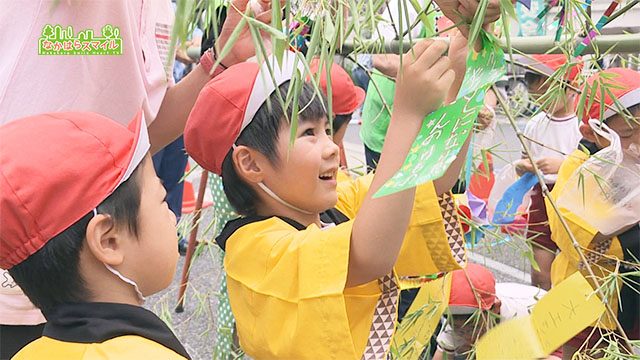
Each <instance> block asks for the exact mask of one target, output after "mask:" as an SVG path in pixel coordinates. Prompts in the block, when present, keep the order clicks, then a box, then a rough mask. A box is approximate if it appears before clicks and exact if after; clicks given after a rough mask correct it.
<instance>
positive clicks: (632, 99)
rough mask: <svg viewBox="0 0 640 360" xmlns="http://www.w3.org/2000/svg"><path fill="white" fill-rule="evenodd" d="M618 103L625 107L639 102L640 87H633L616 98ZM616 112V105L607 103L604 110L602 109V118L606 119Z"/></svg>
mask: <svg viewBox="0 0 640 360" xmlns="http://www.w3.org/2000/svg"><path fill="white" fill-rule="evenodd" d="M618 103H619V104H620V106H622V107H623V108H626V109H628V108H630V107H632V106H635V105H638V104H640V88H637V89H633V90H631V91H629V92H627V93H626V94H624V95H622V96H620V97H619V98H618ZM618 112H619V111H618V106H616V105H615V103H613V104H608V106H607V108H606V110H605V111H604V119H605V120H607V119H609V118H610V117H612V116H613V115H615V114H617V113H618Z"/></svg>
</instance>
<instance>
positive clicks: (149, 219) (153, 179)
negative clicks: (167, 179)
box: [125, 158, 179, 296]
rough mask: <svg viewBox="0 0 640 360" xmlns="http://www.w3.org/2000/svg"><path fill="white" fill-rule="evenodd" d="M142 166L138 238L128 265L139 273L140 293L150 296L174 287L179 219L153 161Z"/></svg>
mask: <svg viewBox="0 0 640 360" xmlns="http://www.w3.org/2000/svg"><path fill="white" fill-rule="evenodd" d="M142 166H143V168H142V169H141V170H142V173H141V174H140V175H141V176H140V178H139V179H140V180H139V181H140V188H141V196H140V210H139V212H138V238H137V239H135V240H134V241H132V242H131V244H130V245H131V246H128V247H127V252H129V253H128V254H125V261H127V260H130V261H131V260H132V263H131V265H129V267H130V268H131V269H132V272H131V274H132V275H134V273H135V275H134V276H135V281H136V282H137V283H138V286H139V287H140V291H141V292H142V294H143V295H144V296H148V295H151V294H154V293H156V292H158V291H160V290H163V289H165V288H166V287H167V286H169V284H171V280H172V279H173V275H174V273H175V270H176V264H177V262H178V258H179V254H178V239H177V233H176V216H175V215H174V214H173V212H171V210H169V207H168V205H167V203H166V201H165V196H166V194H167V193H166V191H165V189H164V187H163V186H162V184H161V183H160V179H158V177H157V176H156V173H155V170H154V169H153V162H152V161H151V159H150V158H147V159H146V160H145V161H144V162H143V163H142ZM127 257H131V258H133V259H127Z"/></svg>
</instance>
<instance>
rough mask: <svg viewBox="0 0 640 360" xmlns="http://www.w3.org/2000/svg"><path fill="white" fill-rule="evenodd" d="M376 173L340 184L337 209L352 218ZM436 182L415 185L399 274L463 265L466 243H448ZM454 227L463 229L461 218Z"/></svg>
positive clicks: (445, 269) (434, 270)
mask: <svg viewBox="0 0 640 360" xmlns="http://www.w3.org/2000/svg"><path fill="white" fill-rule="evenodd" d="M372 180H373V174H368V175H366V176H362V177H360V178H358V179H356V180H353V181H346V182H342V183H339V184H338V204H337V206H336V208H337V209H338V210H340V211H341V212H342V213H343V214H345V215H346V216H347V217H349V218H351V219H353V218H354V217H355V215H356V213H357V211H358V209H359V208H360V206H361V205H362V202H363V201H364V198H365V196H366V194H367V191H368V190H369V187H370V185H371V181H372ZM439 202H440V200H439V198H438V195H437V194H436V190H435V187H434V186H433V182H431V181H430V182H428V183H425V184H422V185H419V186H417V187H416V195H415V201H414V204H413V212H412V214H411V220H410V221H409V226H408V228H407V233H406V235H405V238H404V241H403V243H402V248H401V249H400V254H399V256H398V260H397V262H396V267H395V270H396V273H397V275H398V276H399V277H404V276H421V275H430V274H436V273H439V272H445V271H452V270H456V269H459V268H461V266H460V264H459V262H460V260H458V261H456V258H458V259H460V258H461V257H462V258H464V252H465V250H464V243H462V244H460V243H457V244H452V245H450V244H449V240H450V238H449V237H448V236H447V234H446V232H445V222H444V219H443V215H442V212H441V207H440V204H439ZM454 216H455V222H456V224H455V226H456V227H457V229H458V230H460V232H461V225H460V219H459V218H458V217H457V213H456V214H455V215H454Z"/></svg>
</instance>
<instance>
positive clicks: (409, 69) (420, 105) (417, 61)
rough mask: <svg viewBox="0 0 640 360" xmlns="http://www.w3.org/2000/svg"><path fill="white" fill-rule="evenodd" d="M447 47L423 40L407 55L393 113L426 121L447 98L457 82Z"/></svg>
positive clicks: (443, 44) (397, 83)
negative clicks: (447, 54)
mask: <svg viewBox="0 0 640 360" xmlns="http://www.w3.org/2000/svg"><path fill="white" fill-rule="evenodd" d="M445 51H447V43H445V42H443V41H433V40H423V41H421V42H419V43H417V44H416V45H415V46H414V47H413V49H412V50H410V51H409V52H407V53H406V54H405V55H404V57H403V59H402V61H403V63H402V67H401V69H399V74H398V77H397V82H396V93H395V98H394V111H397V112H399V113H400V114H403V115H414V116H418V117H419V118H420V119H423V118H424V117H425V116H426V115H428V114H429V113H431V112H433V111H435V110H436V109H437V108H438V107H440V105H442V102H443V101H444V100H445V98H446V97H447V93H448V92H449V89H450V88H451V85H452V84H453V81H454V79H455V72H454V71H453V70H452V69H451V61H450V60H449V58H448V57H447V56H445V55H444V53H445Z"/></svg>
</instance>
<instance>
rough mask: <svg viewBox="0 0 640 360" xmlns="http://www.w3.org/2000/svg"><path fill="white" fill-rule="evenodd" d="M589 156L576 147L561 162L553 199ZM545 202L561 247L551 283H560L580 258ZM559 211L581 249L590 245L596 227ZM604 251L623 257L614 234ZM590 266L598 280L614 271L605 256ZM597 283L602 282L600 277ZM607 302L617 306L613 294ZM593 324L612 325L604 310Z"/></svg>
mask: <svg viewBox="0 0 640 360" xmlns="http://www.w3.org/2000/svg"><path fill="white" fill-rule="evenodd" d="M588 158H589V155H587V154H585V153H584V152H582V151H580V150H576V151H574V152H573V154H571V155H570V156H569V157H567V159H566V160H565V161H564V162H563V163H562V166H561V167H560V170H559V171H558V180H557V182H556V184H555V186H554V188H553V191H551V197H552V198H553V199H554V200H556V201H557V199H558V197H559V196H560V194H562V192H563V189H564V187H565V185H566V183H567V181H568V180H569V178H570V177H571V175H572V174H573V173H574V172H575V170H576V169H578V167H580V165H582V164H583V163H584V162H585V161H586V160H587V159H588ZM587 200H588V198H587ZM546 201H547V213H548V216H549V227H550V228H551V237H552V239H553V241H554V242H555V243H556V244H557V245H558V248H559V249H560V252H559V253H558V255H557V256H556V259H555V260H554V261H553V265H552V266H551V282H552V284H553V285H557V284H559V283H560V282H562V280H564V279H566V278H567V277H569V276H570V275H571V274H573V273H575V272H576V271H578V263H579V262H580V257H579V255H578V252H577V251H576V249H575V248H574V247H573V243H572V241H571V238H570V237H569V235H568V234H567V233H566V231H565V230H564V228H563V227H562V224H561V222H560V218H559V217H558V215H557V214H556V212H555V211H554V210H553V207H552V206H551V204H550V203H549V202H548V201H549V200H546ZM560 212H561V213H562V215H563V217H564V219H565V220H566V222H567V224H568V225H569V229H570V230H571V233H573V235H574V237H575V239H576V240H577V241H578V243H579V244H580V246H581V247H582V248H583V249H584V248H587V247H589V245H590V244H591V242H592V240H593V239H594V237H595V236H596V235H597V234H598V230H597V229H595V228H594V227H593V226H591V225H589V224H588V223H587V222H585V221H584V220H583V219H581V218H580V217H578V216H576V215H575V214H573V213H572V212H570V211H568V210H567V209H565V208H561V209H560ZM583 251H584V253H585V254H586V253H587V252H586V251H585V250H583ZM605 254H606V255H607V256H612V257H615V258H617V259H623V253H622V248H621V246H620V241H619V240H618V238H617V237H614V238H613V241H612V242H611V246H610V247H609V249H608V250H607V251H606V253H605ZM591 268H592V269H593V271H594V274H595V275H596V276H598V277H599V278H600V279H602V278H603V277H604V276H606V275H607V274H609V273H610V272H611V271H613V270H614V266H613V265H611V264H610V263H609V262H606V261H605V258H604V257H603V258H601V259H600V261H598V262H597V263H596V264H593V265H591ZM581 272H582V274H583V275H585V277H586V278H587V279H589V278H588V277H587V275H588V272H587V271H586V270H581ZM600 283H602V281H601V280H600ZM621 285H622V283H621V282H620V283H619V284H618V286H621ZM592 286H594V288H595V285H594V284H593V282H592ZM609 302H610V304H611V305H612V309H613V311H614V312H616V311H617V307H618V304H617V296H616V295H613V296H612V297H611V298H610V299H609ZM596 325H597V326H600V327H604V328H607V329H613V328H615V325H614V322H613V319H611V318H610V317H609V315H608V314H607V313H605V315H604V318H603V319H602V320H601V321H599V322H598V323H597V324H594V326H596Z"/></svg>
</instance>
